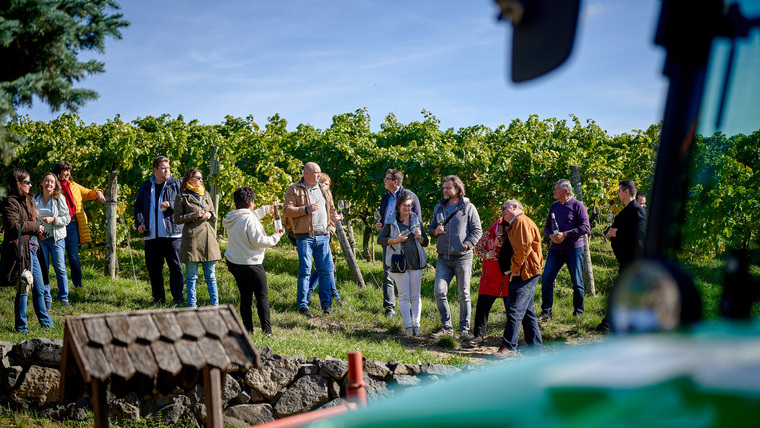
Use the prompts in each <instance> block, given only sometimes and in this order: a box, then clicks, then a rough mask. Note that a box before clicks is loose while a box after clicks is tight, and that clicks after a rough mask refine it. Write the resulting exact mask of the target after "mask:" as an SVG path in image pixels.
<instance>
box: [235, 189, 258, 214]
mask: <svg viewBox="0 0 760 428" xmlns="http://www.w3.org/2000/svg"><path fill="white" fill-rule="evenodd" d="M232 197H233V198H234V199H235V208H237V209H242V208H248V207H249V206H250V205H251V202H253V199H254V198H255V197H256V192H254V191H253V189H251V188H250V187H248V186H243V187H238V188H237V190H235V193H233V194H232Z"/></svg>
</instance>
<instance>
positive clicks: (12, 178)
mask: <svg viewBox="0 0 760 428" xmlns="http://www.w3.org/2000/svg"><path fill="white" fill-rule="evenodd" d="M24 177H28V178H30V179H31V175H29V171H27V170H25V169H21V168H13V169H12V170H11V172H9V173H8V177H6V179H5V186H6V187H7V188H8V194H9V195H11V196H18V197H19V198H23V199H24V200H25V203H26V210H27V212H28V213H29V217H30V218H31V221H37V208H36V206H35V204H34V199H32V195H30V194H28V193H27V194H25V195H22V194H21V193H20V192H19V190H18V183H19V182H20V181H21V179H22V178H24ZM6 232H7V231H6Z"/></svg>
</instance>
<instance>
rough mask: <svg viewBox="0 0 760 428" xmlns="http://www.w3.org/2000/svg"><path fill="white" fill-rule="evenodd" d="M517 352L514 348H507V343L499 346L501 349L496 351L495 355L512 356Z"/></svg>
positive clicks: (500, 356) (501, 356)
mask: <svg viewBox="0 0 760 428" xmlns="http://www.w3.org/2000/svg"><path fill="white" fill-rule="evenodd" d="M516 353H517V352H515V351H513V350H511V349H509V348H507V347H506V345H501V346H500V347H499V350H498V351H496V352H494V353H493V355H494V357H499V358H507V357H511V356H513V355H515V354H516Z"/></svg>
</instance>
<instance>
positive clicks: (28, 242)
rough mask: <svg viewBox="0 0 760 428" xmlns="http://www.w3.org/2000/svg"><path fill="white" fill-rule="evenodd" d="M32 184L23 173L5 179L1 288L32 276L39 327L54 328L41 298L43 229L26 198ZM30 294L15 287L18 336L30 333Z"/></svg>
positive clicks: (0, 204) (14, 172)
mask: <svg viewBox="0 0 760 428" xmlns="http://www.w3.org/2000/svg"><path fill="white" fill-rule="evenodd" d="M31 188H32V182H31V180H29V173H28V172H27V171H25V170H23V169H18V168H16V169H13V170H11V172H10V173H9V174H8V177H7V179H6V189H7V190H8V196H7V197H6V198H4V199H3V200H2V201H1V202H0V212H1V213H2V217H3V226H4V228H5V233H3V248H2V258H0V281H2V282H3V285H13V286H15V285H16V284H17V281H20V280H19V279H18V278H19V276H20V275H21V274H22V272H23V271H24V270H29V272H30V273H31V275H32V286H31V289H32V304H33V305H34V312H35V313H36V314H37V319H38V320H39V322H40V325H41V326H42V327H50V328H52V327H53V319H52V318H50V315H49V314H48V312H47V309H46V307H45V300H44V297H43V294H42V289H43V287H44V284H43V282H42V272H41V271H40V262H39V259H38V258H37V250H38V245H39V244H38V242H39V237H40V236H41V235H42V233H43V232H44V231H45V227H44V226H43V225H41V224H39V223H37V210H36V209H35V207H34V200H33V199H32V196H31V195H30V194H29V190H31ZM28 297H29V291H28V289H27V287H26V285H25V283H22V284H21V286H20V287H19V286H17V287H16V298H15V300H14V303H13V310H14V312H15V318H16V319H15V323H14V325H15V328H16V331H17V332H19V333H26V332H28V331H29V325H28V324H27V322H26V303H27V299H28Z"/></svg>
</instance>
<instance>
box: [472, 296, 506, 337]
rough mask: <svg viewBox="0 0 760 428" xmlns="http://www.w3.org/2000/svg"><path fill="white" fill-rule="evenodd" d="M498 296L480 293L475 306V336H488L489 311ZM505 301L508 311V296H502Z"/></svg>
mask: <svg viewBox="0 0 760 428" xmlns="http://www.w3.org/2000/svg"><path fill="white" fill-rule="evenodd" d="M496 299H498V297H496V296H488V295H486V294H479V295H478V305H477V306H476V307H475V330H474V331H473V333H474V334H475V336H480V337H486V324H488V313H489V312H491V307H492V306H493V302H495V301H496ZM501 299H502V300H503V301H504V312H505V313H506V311H507V297H506V296H504V297H502V298H501Z"/></svg>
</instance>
